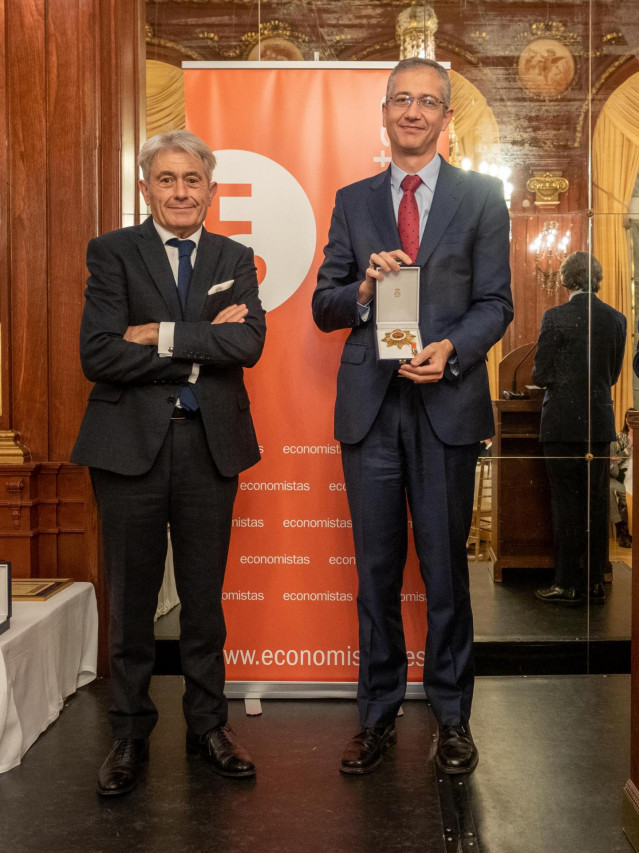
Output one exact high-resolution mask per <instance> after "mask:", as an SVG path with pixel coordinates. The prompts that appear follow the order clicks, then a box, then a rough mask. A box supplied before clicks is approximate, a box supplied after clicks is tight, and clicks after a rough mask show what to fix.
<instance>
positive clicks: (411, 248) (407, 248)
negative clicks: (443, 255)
mask: <svg viewBox="0 0 639 853" xmlns="http://www.w3.org/2000/svg"><path fill="white" fill-rule="evenodd" d="M421 182H422V179H421V178H420V177H419V175H406V177H405V178H404V180H403V181H402V183H401V187H402V189H403V190H404V194H403V196H402V198H401V201H400V203H399V211H398V214H397V228H398V230H399V239H400V240H401V241H402V249H403V250H404V252H406V254H407V255H408V257H409V258H410V259H411V261H412V262H413V263H415V261H416V260H417V252H418V251H419V210H418V209H417V200H416V199H415V190H416V189H417V187H418V186H419V185H420V184H421Z"/></svg>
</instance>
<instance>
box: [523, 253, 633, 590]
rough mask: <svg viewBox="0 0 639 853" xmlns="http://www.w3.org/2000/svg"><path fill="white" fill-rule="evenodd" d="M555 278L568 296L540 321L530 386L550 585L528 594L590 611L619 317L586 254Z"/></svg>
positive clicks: (602, 525) (603, 553)
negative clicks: (538, 406)
mask: <svg viewBox="0 0 639 853" xmlns="http://www.w3.org/2000/svg"><path fill="white" fill-rule="evenodd" d="M560 275H561V283H562V286H563V287H564V288H565V289H566V290H567V291H568V292H569V294H570V297H569V300H568V302H565V303H563V304H562V305H557V306H556V307H555V308H550V309H549V310H548V311H546V313H545V314H544V316H543V319H542V323H541V332H540V334H539V342H538V345H537V353H536V355H535V367H534V370H533V381H534V382H536V384H537V385H539V386H541V387H543V388H545V389H546V393H545V395H544V402H543V407H542V411H541V425H540V429H539V441H540V442H541V444H542V448H543V453H544V457H545V460H546V471H547V473H548V481H549V484H550V500H551V507H552V518H553V528H554V534H555V578H554V581H553V583H552V584H551V585H550V586H549V587H545V588H542V589H538V590H537V591H536V593H535V595H536V597H537V599H539V601H544V602H546V603H547V604H559V605H562V606H564V607H578V606H579V605H581V604H583V603H584V601H585V600H586V597H588V598H589V599H590V602H591V603H592V604H603V603H604V602H605V600H606V593H605V589H604V585H603V582H604V570H605V566H606V563H607V561H608V491H609V477H610V442H611V441H614V439H615V415H614V411H613V408H612V397H611V392H610V389H611V388H612V386H613V385H614V384H615V382H616V381H617V379H618V378H619V373H620V372H621V365H622V363H623V354H624V348H625V345H626V318H625V317H624V316H623V314H621V313H619V311H616V310H615V309H614V308H612V307H611V306H610V305H606V304H605V303H604V302H602V301H601V300H600V299H599V298H598V297H597V296H595V294H596V293H597V292H598V291H599V283H600V282H601V280H602V278H603V273H602V271H601V265H600V263H599V261H598V260H597V259H596V258H595V257H593V256H592V255H589V254H588V253H587V252H573V254H572V255H570V256H569V257H567V258H566V260H565V261H564V262H563V263H562V265H561V268H560ZM589 506H590V517H589V516H588V507H589ZM588 530H589V531H590V537H588Z"/></svg>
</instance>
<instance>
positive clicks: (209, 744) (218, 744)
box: [186, 723, 255, 779]
mask: <svg viewBox="0 0 639 853" xmlns="http://www.w3.org/2000/svg"><path fill="white" fill-rule="evenodd" d="M186 751H187V752H188V753H189V754H191V755H196V754H198V755H201V756H202V758H205V759H206V760H207V761H208V762H209V763H210V765H211V767H212V768H213V770H214V771H215V772H216V773H218V774H219V775H220V776H230V777H234V778H238V779H239V778H242V777H244V776H255V765H254V764H253V762H252V761H251V758H250V756H249V754H248V752H247V751H246V750H245V749H244V747H243V746H241V745H240V744H239V743H238V742H237V740H236V738H235V734H234V733H233V730H232V729H231V727H230V726H229V724H228V723H226V724H225V725H223V726H216V727H215V728H214V729H211V730H210V731H208V732H207V733H206V734H205V735H202V736H201V737H198V736H197V735H194V734H192V733H191V732H189V731H187V733H186Z"/></svg>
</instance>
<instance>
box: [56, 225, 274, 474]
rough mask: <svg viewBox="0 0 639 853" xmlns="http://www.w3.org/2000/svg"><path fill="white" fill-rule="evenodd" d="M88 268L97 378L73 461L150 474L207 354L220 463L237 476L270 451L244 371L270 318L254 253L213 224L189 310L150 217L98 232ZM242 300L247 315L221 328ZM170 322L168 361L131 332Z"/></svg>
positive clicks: (84, 351)
mask: <svg viewBox="0 0 639 853" xmlns="http://www.w3.org/2000/svg"><path fill="white" fill-rule="evenodd" d="M87 266H88V268H89V273H90V277H89V279H88V282H87V289H86V294H85V295H86V304H85V308H84V314H83V317H82V326H81V330H80V357H81V360H82V368H83V370H84V373H85V375H86V377H87V378H88V379H90V380H91V381H92V382H95V383H96V384H95V386H94V387H93V389H92V391H91V394H90V396H89V402H88V405H87V409H86V413H85V415H84V419H83V421H82V425H81V428H80V433H79V436H78V439H77V441H76V444H75V447H74V449H73V453H72V455H71V461H72V462H76V463H78V464H79V465H89V466H91V467H94V468H103V469H105V470H107V471H114V472H116V473H118V474H126V475H136V474H144V473H146V472H147V471H148V470H149V469H150V467H151V465H152V464H153V461H154V460H155V458H156V456H157V454H158V451H159V450H160V447H161V446H162V442H163V441H164V438H165V436H166V434H167V432H168V429H169V424H170V418H171V414H172V412H173V409H174V406H175V402H176V399H177V397H178V396H179V386H180V385H183V384H184V383H185V382H186V381H187V380H188V378H189V375H190V373H191V368H192V364H193V362H198V363H200V364H201V365H202V366H201V368H200V375H199V378H198V380H197V383H196V384H195V385H194V386H193V388H194V392H195V395H196V397H197V399H198V402H199V406H200V411H201V413H202V421H203V424H204V428H205V430H206V436H207V440H208V445H209V449H210V451H211V454H212V456H213V459H214V461H215V464H216V466H217V468H218V470H219V471H220V473H221V474H222V475H223V476H226V477H231V476H235V475H236V474H238V473H239V472H240V471H242V470H244V469H245V468H248V467H249V466H251V465H253V464H255V463H256V462H257V461H258V460H259V458H260V454H259V447H258V444H257V440H256V437H255V432H254V429H253V422H252V419H251V412H250V405H249V398H248V394H247V392H246V388H245V386H244V381H243V370H242V368H243V367H250V366H252V365H253V364H255V362H256V361H257V360H258V358H259V357H260V354H261V352H262V347H263V345H264V336H265V332H266V325H265V321H264V310H263V309H262V306H261V303H260V300H259V296H258V285H257V277H256V273H255V265H254V263H253V252H252V250H251V249H247V248H246V247H245V246H242V245H241V244H239V243H237V242H235V241H234V240H229V239H228V238H227V237H221V236H219V235H217V234H210V233H208V232H207V231H205V230H204V229H203V230H202V234H201V237H200V241H199V243H198V250H197V256H196V261H195V266H194V268H193V276H192V279H191V285H190V288H189V295H188V300H187V305H186V315H185V317H184V318H183V317H182V309H181V306H180V302H179V299H178V295H177V288H176V285H175V278H174V276H173V273H172V271H171V266H170V264H169V261H168V258H167V255H166V250H165V248H164V245H163V243H162V240H161V238H160V236H159V234H158V232H157V230H156V228H155V226H154V224H153V220H152V218H151V217H149V218H148V219H147V220H145V222H143V223H142V225H136V226H133V227H130V228H122V229H120V230H117V231H111V232H110V233H108V234H104V235H102V236H101V237H97V238H95V239H93V240H91V242H90V243H89V247H88V250H87ZM229 282H232V284H230V286H228V287H222V288H219V289H217V290H216V291H214V292H213V293H210V292H209V291H210V290H211V288H213V287H214V286H215V285H217V284H221V285H225V284H228V283H229ZM241 303H245V304H246V306H247V307H248V309H249V312H248V315H247V316H246V318H245V321H244V323H220V324H216V325H211V320H213V319H214V317H215V316H216V315H217V314H218V313H219V312H220V311H221V310H222V309H223V308H225V307H227V306H228V305H231V304H241ZM162 321H174V322H175V335H174V352H173V356H172V357H170V358H160V356H158V352H157V347H155V346H143V345H140V344H135V343H130V342H128V341H125V340H124V338H123V335H124V333H125V331H126V329H127V327H128V326H131V325H142V324H144V323H158V322H162Z"/></svg>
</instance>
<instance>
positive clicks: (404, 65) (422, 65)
mask: <svg viewBox="0 0 639 853" xmlns="http://www.w3.org/2000/svg"><path fill="white" fill-rule="evenodd" d="M423 69H429V70H430V71H435V72H436V73H437V74H438V75H439V79H440V82H441V86H442V101H443V102H444V106H445V107H446V109H448V107H449V106H450V98H451V87H450V77H449V76H448V71H446V69H445V68H444V67H443V66H442V65H440V64H439V62H435V60H434V59H422V58H421V57H419V56H411V57H410V59H402V60H401V61H400V62H398V63H397V65H396V66H395V67H394V68H393V70H392V71H391V73H390V76H389V78H388V83H387V84H386V100H388V99H389V98H390V96H391V95H392V92H393V82H394V80H395V77H397V75H398V74H402V73H403V72H404V71H419V70H423Z"/></svg>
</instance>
